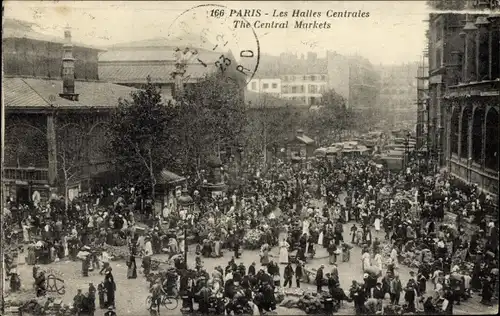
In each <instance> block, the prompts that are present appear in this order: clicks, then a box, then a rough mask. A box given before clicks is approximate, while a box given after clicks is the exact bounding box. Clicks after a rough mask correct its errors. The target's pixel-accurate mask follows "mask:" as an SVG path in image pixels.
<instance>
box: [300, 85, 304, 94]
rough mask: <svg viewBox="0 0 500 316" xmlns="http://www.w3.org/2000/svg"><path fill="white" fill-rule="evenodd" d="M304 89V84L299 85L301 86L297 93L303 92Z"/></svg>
mask: <svg viewBox="0 0 500 316" xmlns="http://www.w3.org/2000/svg"><path fill="white" fill-rule="evenodd" d="M304 91H305V86H304V85H301V86H300V90H299V93H304Z"/></svg>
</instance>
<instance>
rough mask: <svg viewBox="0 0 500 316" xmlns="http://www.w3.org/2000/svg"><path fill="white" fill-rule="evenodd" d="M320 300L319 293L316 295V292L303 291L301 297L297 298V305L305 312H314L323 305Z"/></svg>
mask: <svg viewBox="0 0 500 316" xmlns="http://www.w3.org/2000/svg"><path fill="white" fill-rule="evenodd" d="M321 301H322V296H321V294H320V295H317V293H305V294H304V295H303V296H302V297H301V298H299V301H298V302H297V307H298V308H299V309H301V310H303V311H304V312H305V313H306V314H314V313H316V312H318V311H319V310H321V308H322V307H323V304H322V303H321Z"/></svg>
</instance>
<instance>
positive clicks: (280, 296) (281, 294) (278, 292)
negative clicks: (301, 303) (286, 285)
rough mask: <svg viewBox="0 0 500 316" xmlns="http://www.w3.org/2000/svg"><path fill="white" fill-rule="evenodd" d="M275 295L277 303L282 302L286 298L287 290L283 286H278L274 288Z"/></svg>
mask: <svg viewBox="0 0 500 316" xmlns="http://www.w3.org/2000/svg"><path fill="white" fill-rule="evenodd" d="M274 297H275V299H276V304H280V303H281V302H283V300H284V299H285V290H284V289H283V288H282V287H276V288H275V289H274Z"/></svg>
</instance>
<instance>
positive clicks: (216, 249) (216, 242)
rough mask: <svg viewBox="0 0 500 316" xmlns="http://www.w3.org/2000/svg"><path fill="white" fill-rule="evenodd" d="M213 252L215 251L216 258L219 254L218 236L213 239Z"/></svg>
mask: <svg viewBox="0 0 500 316" xmlns="http://www.w3.org/2000/svg"><path fill="white" fill-rule="evenodd" d="M214 253H215V256H216V257H217V258H219V257H220V256H221V253H220V239H219V237H215V241H214Z"/></svg>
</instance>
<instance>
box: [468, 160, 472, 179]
mask: <svg viewBox="0 0 500 316" xmlns="http://www.w3.org/2000/svg"><path fill="white" fill-rule="evenodd" d="M471 167H472V157H469V159H467V184H469V183H470V182H471V178H472V171H471Z"/></svg>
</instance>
